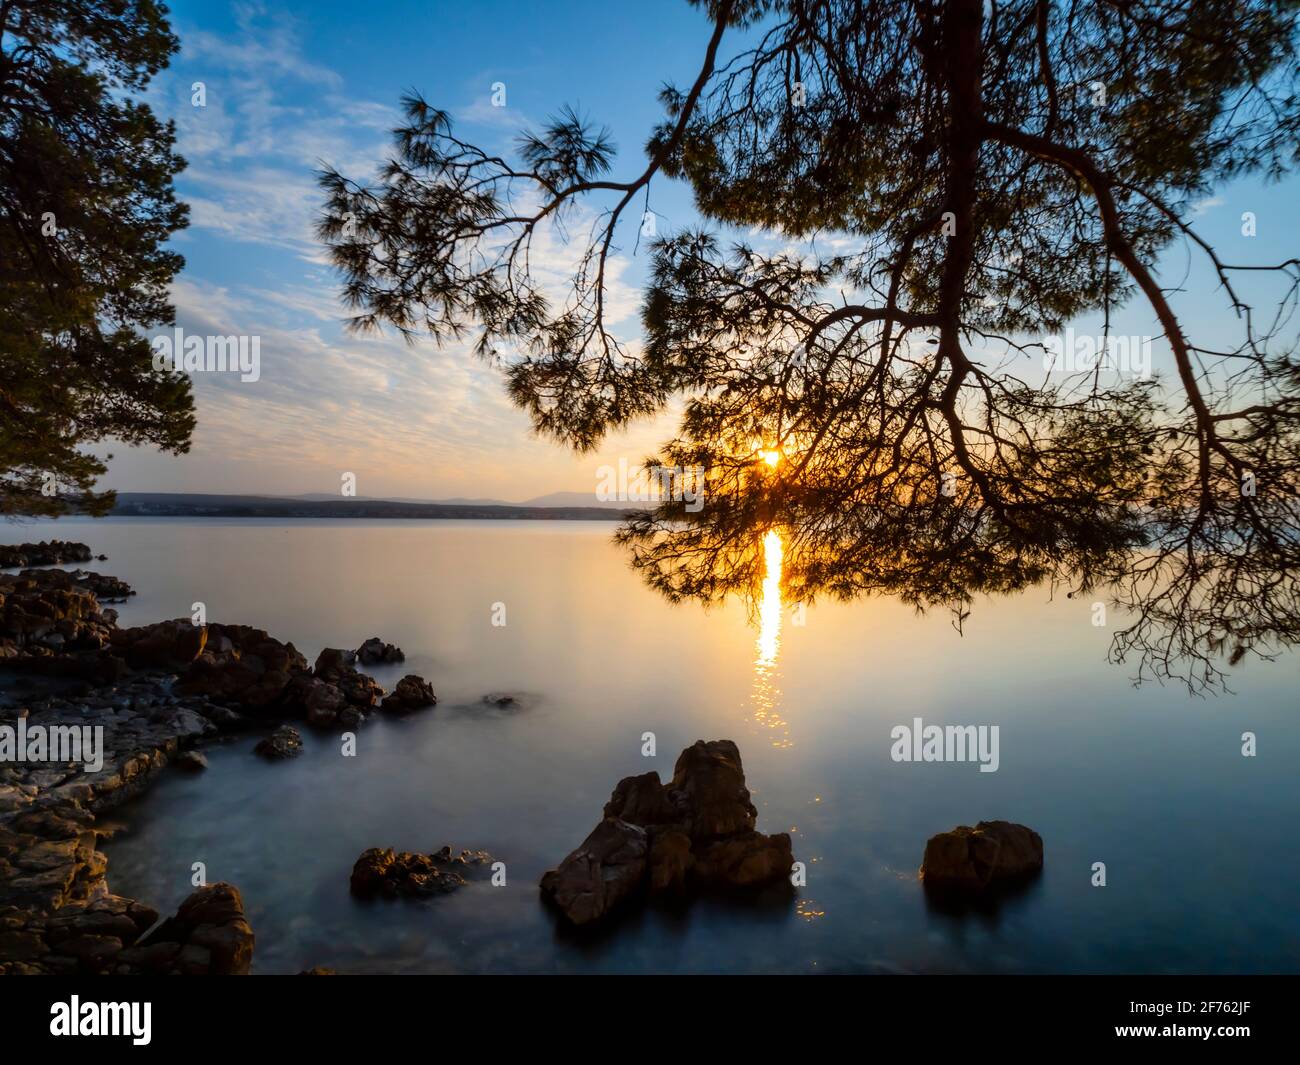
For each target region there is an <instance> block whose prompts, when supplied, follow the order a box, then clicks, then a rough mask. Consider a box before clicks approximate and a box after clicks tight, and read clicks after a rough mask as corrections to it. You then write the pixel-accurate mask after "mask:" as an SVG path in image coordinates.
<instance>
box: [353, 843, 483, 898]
mask: <svg viewBox="0 0 1300 1065" xmlns="http://www.w3.org/2000/svg"><path fill="white" fill-rule="evenodd" d="M490 860H491V858H490V857H489V855H488V854H487V853H486V852H484V851H461V852H460V854H457V855H453V854H452V853H451V848H450V847H443V848H442V850H440V851H438V852H437V853H435V854H415V853H412V852H411V851H394V850H393V848H392V847H371V848H370V849H369V850H367V851H363V852H362V854H361V857H360V858H358V859H357V860H356V864H355V865H353V867H352V878H351V888H352V894H353V895H356V896H357V897H358V898H373V897H374V896H376V895H379V896H382V897H384V898H396V897H397V896H399V895H405V896H413V897H427V896H430V895H440V894H446V893H447V892H450V891H455V890H456V889H457V888H460V887H464V886H465V883H466V878H465V874H466V873H467V871H469V870H470V869H471V868H472V867H474V866H481V865H484V864H486V863H487V862H489V861H490Z"/></svg>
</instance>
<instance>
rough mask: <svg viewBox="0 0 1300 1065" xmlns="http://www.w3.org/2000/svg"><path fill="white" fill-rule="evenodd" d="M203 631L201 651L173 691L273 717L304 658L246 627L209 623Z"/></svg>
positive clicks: (301, 669) (303, 669)
mask: <svg viewBox="0 0 1300 1065" xmlns="http://www.w3.org/2000/svg"><path fill="white" fill-rule="evenodd" d="M207 630H208V631H207V643H206V646H205V648H204V650H203V652H202V653H201V654H200V655H199V656H198V657H197V658H195V659H194V661H192V662H191V663H190V664H189V665H188V666H187V667H186V668H185V672H184V673H182V674H181V678H180V681H179V682H178V683H177V685H176V690H177V691H178V692H179V693H180V694H182V695H206V696H209V697H211V698H215V699H220V700H222V701H223V702H228V703H234V704H237V705H239V706H240V707H242V708H243V709H244V710H245V711H246V712H248V713H253V714H261V715H263V716H272V715H274V714H275V713H276V711H277V709H278V703H279V701H280V700H281V698H282V696H283V694H284V690H285V688H286V687H287V686H288V684H289V681H290V680H291V679H292V678H293V676H294V675H296V674H300V673H305V672H306V671H307V659H306V658H304V657H303V656H302V654H301V653H299V651H298V650H297V648H295V647H294V645H293V644H292V643H281V642H280V641H279V640H277V639H275V638H274V637H273V636H270V635H269V634H268V633H266V632H265V631H264V630H262V629H255V628H252V627H251V626H249V625H219V624H216V623H214V622H209V623H208V625H207Z"/></svg>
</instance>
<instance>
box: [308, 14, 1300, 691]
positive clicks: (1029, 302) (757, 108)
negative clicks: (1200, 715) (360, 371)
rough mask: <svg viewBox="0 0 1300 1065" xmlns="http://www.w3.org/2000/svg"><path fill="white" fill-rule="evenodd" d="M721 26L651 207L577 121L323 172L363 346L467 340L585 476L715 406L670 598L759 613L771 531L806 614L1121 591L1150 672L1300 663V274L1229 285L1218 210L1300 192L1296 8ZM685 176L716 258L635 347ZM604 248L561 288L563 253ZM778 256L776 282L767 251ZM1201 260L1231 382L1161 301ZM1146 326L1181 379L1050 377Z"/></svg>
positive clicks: (631, 540) (690, 249) (681, 246)
mask: <svg viewBox="0 0 1300 1065" xmlns="http://www.w3.org/2000/svg"><path fill="white" fill-rule="evenodd" d="M705 6H706V7H707V10H708V13H709V15H710V18H711V20H712V25H713V29H712V35H711V37H710V39H709V41H708V43H707V46H706V48H705V56H704V61H703V63H702V65H701V67H700V71H699V74H698V76H697V77H696V79H695V81H694V82H693V83H692V84H691V86H690V87H689V88H688V89H686V90H685V91H682V90H679V89H676V88H673V87H671V86H670V87H667V88H665V89H664V91H663V93H662V95H661V99H662V102H663V105H664V107H665V111H666V116H667V117H666V119H665V121H664V122H663V123H662V124H661V125H660V126H659V127H658V128H657V129H655V130H654V131H653V133H652V134H651V136H650V137H649V141H648V144H647V149H646V154H647V158H648V162H647V165H646V166H645V168H644V169H643V170H642V171H641V172H640V174H639V175H636V176H633V177H631V178H630V179H629V180H626V181H616V180H613V179H611V178H610V177H608V176H607V175H608V173H609V171H610V169H611V167H612V164H613V159H614V149H613V145H612V144H611V142H610V138H609V135H608V133H607V132H606V131H604V130H600V129H598V128H596V127H593V126H592V125H590V124H589V123H587V122H585V121H583V120H582V119H581V118H580V117H579V116H578V115H577V114H576V113H575V112H573V111H563V112H561V113H560V114H559V116H558V117H557V118H555V119H554V120H552V121H551V122H550V123H549V124H548V125H547V126H546V127H545V128H544V129H543V130H541V131H540V132H532V133H525V134H523V135H522V136H521V138H520V140H519V144H518V151H517V158H515V159H513V160H511V159H505V158H502V157H500V156H498V155H493V154H490V153H488V152H485V151H483V150H481V149H479V148H477V147H475V146H474V145H472V144H469V143H467V142H465V141H463V140H461V139H459V138H457V137H456V136H455V134H454V133H453V129H452V123H451V120H450V119H449V117H448V115H447V114H446V112H444V111H440V110H437V109H435V108H433V107H431V106H430V105H428V104H427V103H426V102H425V101H424V100H423V99H421V98H419V97H418V96H410V97H408V98H407V99H405V101H404V104H405V110H406V116H407V124H406V125H405V126H404V127H403V128H401V129H400V130H398V131H397V133H396V155H395V158H394V159H393V160H392V161H391V162H390V163H389V164H388V166H387V167H386V168H385V169H384V170H383V171H382V172H381V173H380V175H379V177H378V180H377V181H376V182H374V183H371V184H364V183H358V182H356V181H353V180H349V179H347V178H345V177H344V176H343V175H341V174H339V173H338V172H336V171H334V170H327V171H325V172H324V173H322V175H321V183H322V186H323V188H324V190H325V191H326V193H327V206H326V211H325V215H324V217H323V218H322V221H321V224H320V235H321V237H322V239H323V240H324V241H326V242H327V243H328V244H329V245H330V247H331V252H332V255H333V259H334V261H335V263H336V264H337V266H338V267H339V268H340V269H341V271H342V273H343V275H344V279H345V281H344V294H345V298H346V299H347V300H348V302H349V303H350V305H351V306H353V307H354V308H356V310H357V315H356V317H355V318H354V319H353V320H352V324H353V326H354V327H356V328H359V329H373V328H382V327H383V326H385V325H390V326H394V327H396V328H397V329H399V330H401V331H402V332H404V333H406V334H407V335H408V336H409V337H414V336H416V335H418V334H420V333H422V332H425V331H427V332H428V333H430V334H432V335H433V336H434V337H435V338H437V339H439V340H444V339H447V338H453V337H462V336H471V337H473V339H474V343H475V350H476V351H477V352H478V353H479V354H481V355H482V356H484V357H486V358H488V359H491V360H493V361H495V362H497V363H498V364H500V365H501V367H502V368H503V370H504V372H505V375H506V378H507V381H508V386H509V391H510V395H511V396H512V398H513V400H514V401H515V402H516V403H517V404H519V405H520V406H521V407H522V408H524V409H525V410H527V411H528V412H529V414H530V415H531V417H532V421H533V424H534V426H535V427H536V429H537V430H538V431H539V432H541V433H543V434H546V435H548V436H551V437H553V438H555V439H557V440H559V441H563V442H565V443H567V444H570V445H572V446H573V447H575V448H578V449H580V450H589V449H592V448H594V447H596V446H597V445H598V443H599V442H600V440H601V439H602V437H603V435H604V434H605V433H606V432H607V431H608V430H610V429H611V428H615V427H618V426H622V425H625V424H627V423H628V422H630V421H631V420H633V419H636V418H640V417H644V416H647V415H651V414H655V413H658V412H660V411H662V410H663V409H664V408H665V406H666V404H667V403H668V402H669V401H670V400H672V399H674V398H675V397H681V398H682V399H683V400H684V413H683V416H682V420H681V424H680V428H679V432H678V434H677V436H676V437H675V438H674V439H673V440H671V441H669V442H668V443H667V444H666V445H665V446H664V448H663V449H662V454H661V456H658V457H656V458H654V459H651V460H650V462H651V463H652V464H653V463H656V462H658V463H662V464H664V465H667V466H702V467H704V468H705V469H706V470H707V482H706V493H707V503H706V505H705V506H704V507H703V509H702V510H700V511H699V512H698V513H691V512H688V511H687V510H686V509H685V507H684V506H683V505H682V504H681V503H673V502H671V501H667V502H665V503H664V504H663V505H661V506H659V507H658V508H657V510H655V511H654V512H653V513H651V514H649V515H647V516H645V517H638V518H635V519H633V520H631V521H629V522H628V523H627V524H626V525H625V526H624V527H623V528H622V530H621V531H620V534H619V536H620V539H621V540H622V542H624V543H625V544H626V545H627V546H628V547H629V548H630V550H631V552H632V558H633V561H634V564H635V565H636V566H637V567H638V568H639V569H640V570H641V571H642V572H643V573H644V575H645V576H646V578H647V579H648V580H649V581H650V583H651V584H653V585H654V586H655V587H657V588H659V589H660V590H662V591H663V592H664V593H666V594H667V595H669V596H670V597H674V598H680V597H698V598H704V599H714V598H718V597H721V596H724V595H726V594H728V593H732V592H742V593H752V591H753V590H754V589H755V588H756V587H757V585H758V582H759V580H760V579H761V566H762V563H761V557H760V553H759V552H758V551H757V550H756V549H755V545H756V544H757V543H758V542H759V541H760V540H761V537H762V534H763V533H764V532H765V531H766V530H767V529H769V528H773V527H776V528H780V529H781V530H782V531H783V535H784V536H785V538H786V549H785V584H786V592H787V594H788V595H791V596H793V597H795V598H798V599H800V600H811V599H813V598H814V597H816V596H817V595H821V594H829V595H833V596H838V597H844V598H847V597H852V596H857V595H860V594H863V593H872V592H883V593H889V594H893V595H899V596H902V597H903V598H904V599H905V600H906V601H908V602H910V603H913V604H915V605H916V606H918V607H921V608H925V607H930V606H934V605H940V604H943V605H947V606H950V607H952V608H953V609H954V610H955V611H956V612H957V617H958V619H959V620H960V619H961V618H963V617H964V616H965V614H966V612H967V611H966V607H967V604H969V603H970V602H971V600H972V598H973V597H974V596H975V595H977V594H980V593H986V592H998V591H1013V590H1016V589H1021V588H1025V587H1027V586H1030V585H1032V584H1036V583H1039V582H1050V583H1051V584H1052V585H1054V586H1062V585H1063V586H1065V587H1067V588H1069V589H1070V591H1071V593H1072V594H1073V593H1074V592H1083V591H1089V590H1094V589H1104V590H1105V594H1107V595H1108V596H1109V597H1110V598H1111V599H1112V600H1113V602H1114V604H1115V605H1116V606H1118V607H1119V608H1121V609H1122V610H1123V612H1124V617H1125V619H1126V620H1125V627H1124V628H1122V629H1121V630H1120V631H1118V633H1117V635H1116V636H1115V639H1114V643H1113V646H1112V655H1113V657H1114V658H1115V659H1117V660H1125V659H1128V658H1130V657H1135V658H1136V659H1137V662H1138V676H1139V677H1142V676H1155V677H1158V678H1162V679H1163V678H1166V677H1170V676H1181V677H1183V678H1184V679H1186V680H1187V681H1188V683H1189V684H1191V685H1192V686H1193V687H1194V688H1200V687H1204V686H1213V685H1215V684H1217V683H1219V682H1221V681H1222V680H1223V677H1224V674H1223V671H1222V666H1221V659H1222V658H1223V657H1225V656H1226V657H1227V658H1228V660H1229V661H1230V662H1232V663H1233V664H1235V663H1236V661H1239V660H1240V659H1241V658H1242V657H1243V656H1245V655H1246V654H1250V653H1253V654H1256V655H1260V656H1265V657H1267V656H1270V655H1272V654H1274V653H1276V651H1277V650H1278V649H1279V648H1281V647H1285V646H1289V645H1292V644H1294V643H1295V642H1296V640H1297V637H1298V636H1300V599H1298V594H1297V593H1298V589H1297V547H1298V541H1300V537H1298V536H1297V532H1298V527H1300V522H1298V521H1297V518H1298V517H1300V505H1298V503H1297V469H1298V468H1300V461H1298V460H1300V433H1298V426H1300V395H1298V393H1300V364H1298V363H1297V359H1296V343H1295V336H1294V331H1293V327H1292V325H1291V322H1292V319H1291V313H1292V311H1293V310H1294V305H1295V301H1296V296H1297V287H1298V286H1300V260H1295V259H1291V260H1289V261H1287V262H1284V263H1280V264H1267V263H1262V264H1239V263H1233V262H1227V261H1225V260H1224V259H1223V258H1221V257H1220V255H1219V254H1218V253H1217V252H1216V250H1215V249H1214V248H1213V247H1212V246H1211V245H1210V244H1209V243H1208V242H1207V241H1205V240H1204V239H1203V238H1202V237H1201V236H1200V235H1199V233H1198V232H1197V230H1196V229H1195V227H1194V225H1193V221H1194V219H1195V210H1194V204H1195V203H1196V201H1197V200H1199V199H1201V198H1203V197H1204V196H1206V195H1207V194H1208V193H1209V191H1210V190H1211V189H1213V188H1214V187H1215V186H1216V185H1217V184H1218V183H1220V182H1222V181H1224V180H1227V179H1231V178H1236V177H1240V176H1242V175H1246V174H1251V173H1254V174H1261V175H1265V176H1268V177H1277V176H1280V175H1282V174H1283V173H1286V172H1287V171H1288V170H1289V169H1290V168H1292V167H1293V166H1294V165H1295V163H1296V161H1297V155H1298V153H1300V138H1298V132H1300V94H1298V93H1297V87H1298V86H1297V74H1296V70H1297V63H1296V61H1297V55H1298V48H1297V26H1296V20H1295V15H1294V9H1293V5H1291V4H1288V3H1283V2H1278V0H1202V2H1198V3H1195V4H1191V3H1187V2H1161V0H1149V2H1143V0H1076V2H1064V0H1062V2H1053V0H1020V2H1011V3H1000V2H996V0H993V2H989V3H981V0H938V2H930V0H915V2H905V0H892V2H889V0H780V2H776V0H712V2H710V3H708V4H707V5H705ZM728 34H731V35H734V36H735V37H736V38H738V40H739V42H740V45H739V50H738V51H737V54H735V55H734V56H733V57H732V58H731V59H729V60H728V61H726V62H723V61H722V60H721V58H720V56H721V54H722V44H723V41H724V38H725V37H727V35H728ZM657 176H662V177H663V178H667V179H680V180H684V181H686V182H687V183H689V186H690V188H691V190H692V192H693V194H694V197H695V202H696V205H697V208H698V210H699V213H700V214H701V216H702V217H703V218H704V219H705V220H706V221H707V223H709V225H710V226H711V228H709V229H702V230H690V231H684V232H678V233H674V234H671V235H667V236H664V237H662V238H658V239H655V240H654V241H653V242H652V244H651V254H652V257H653V258H652V266H651V271H650V278H649V281H648V284H647V288H646V291H645V292H644V297H643V305H642V322H643V327H644V330H643V337H642V338H641V340H640V341H639V342H638V341H634V340H632V339H629V338H626V337H622V336H620V335H618V334H617V332H616V331H615V330H613V329H611V328H610V327H609V325H608V323H607V319H608V318H609V317H610V314H609V311H608V309H607V298H608V293H609V290H610V283H609V282H610V270H609V263H610V258H611V256H612V255H613V254H614V253H615V252H616V250H617V249H618V248H619V245H618V244H616V239H618V231H619V226H620V223H625V224H624V226H623V230H622V235H623V238H624V239H625V240H627V239H629V238H631V239H639V236H638V237H636V238H633V237H632V234H631V232H630V227H631V226H635V225H636V224H638V223H639V222H640V220H641V215H640V213H639V211H640V209H641V207H642V205H644V206H645V207H648V205H649V202H650V201H649V195H650V186H651V182H652V180H653V179H654V178H655V177H657ZM587 204H591V205H592V206H585V205H587ZM593 216H594V221H591V222H590V229H589V230H588V231H587V233H586V236H585V238H583V240H581V241H580V242H579V246H580V248H581V254H580V257H579V259H578V264H577V266H576V268H575V269H574V270H573V273H572V277H571V279H570V283H569V284H568V286H567V289H566V291H565V292H563V293H561V294H560V295H559V296H558V297H557V296H556V295H555V294H554V293H547V292H546V291H545V289H544V279H543V278H542V277H539V273H538V272H537V271H535V270H534V269H533V260H532V255H531V251H532V246H533V241H534V238H535V237H536V236H537V235H538V234H539V233H541V232H543V231H545V229H546V227H549V226H554V225H560V226H562V227H565V228H566V231H567V228H571V227H572V226H573V225H574V223H575V222H577V223H579V224H582V223H584V222H586V220H587V219H589V218H592V217H593ZM625 216H626V218H625ZM755 229H757V230H759V231H761V232H763V233H765V234H768V235H769V236H771V237H772V238H774V239H773V240H771V241H768V242H767V245H765V247H766V250H760V249H759V248H758V247H755V246H754V244H755V243H761V242H751V241H747V240H745V239H743V237H740V236H737V234H743V233H745V232H750V231H753V230H755ZM1178 241H1182V242H1184V243H1186V244H1187V245H1188V247H1189V248H1190V249H1192V250H1194V251H1195V252H1196V253H1197V254H1199V255H1204V256H1205V257H1206V260H1207V261H1208V263H1209V265H1210V267H1211V268H1212V270H1213V271H1214V274H1215V276H1216V277H1217V278H1218V281H1219V283H1220V288H1221V290H1222V292H1223V293H1224V295H1225V299H1226V308H1225V309H1226V310H1230V311H1231V312H1233V314H1234V316H1235V321H1236V322H1237V324H1238V326H1239V328H1240V337H1239V341H1238V342H1237V343H1236V344H1235V346H1233V347H1231V348H1229V349H1227V350H1222V349H1220V348H1212V347H1209V346H1206V345H1198V344H1197V343H1196V341H1195V338H1193V337H1191V336H1190V335H1188V332H1187V330H1186V329H1185V328H1184V326H1183V324H1182V322H1181V321H1180V318H1179V316H1178V314H1177V313H1176V311H1175V306H1174V300H1173V299H1172V296H1171V294H1172V290H1173V288H1174V287H1176V286H1173V285H1170V284H1168V283H1167V282H1162V280H1161V279H1160V278H1159V277H1158V276H1157V274H1156V271H1155V263H1156V261H1157V258H1158V257H1159V255H1160V254H1161V252H1162V251H1164V250H1166V249H1168V248H1169V247H1170V246H1171V245H1172V244H1174V243H1175V242H1178ZM774 243H779V245H780V246H779V247H777V248H776V249H775V250H773V249H772V247H771V245H772V244H774ZM1247 272H1249V273H1247ZM1263 272H1267V274H1265V273H1263ZM1265 276H1267V277H1270V278H1273V279H1274V280H1275V282H1276V283H1275V284H1273V285H1272V286H1271V287H1270V286H1269V285H1265V284H1264V282H1263V278H1264V277H1265ZM1243 279H1249V280H1250V283H1251V284H1252V285H1255V286H1256V287H1259V288H1263V289H1266V290H1268V291H1269V294H1270V299H1271V298H1273V297H1276V300H1277V302H1276V304H1275V306H1274V308H1273V311H1272V312H1271V313H1268V314H1264V313H1261V312H1260V311H1258V310H1256V309H1255V308H1254V307H1253V306H1251V304H1250V303H1249V301H1248V300H1247V298H1246V296H1245V294H1244V292H1243V291H1242V285H1243ZM1138 301H1142V302H1145V304H1147V305H1148V306H1149V308H1150V309H1151V311H1152V312H1153V313H1154V315H1155V317H1156V318H1157V320H1158V322H1159V325H1160V328H1161V330H1162V331H1163V338H1164V341H1165V343H1167V345H1168V347H1169V349H1170V352H1171V354H1172V358H1173V363H1174V366H1175V370H1176V372H1175V375H1174V377H1173V379H1172V380H1170V381H1167V382H1164V381H1161V382H1157V381H1155V380H1148V379H1145V378H1143V377H1140V376H1132V375H1130V376H1127V377H1125V376H1123V375H1119V376H1116V377H1115V378H1114V380H1112V377H1111V375H1107V376H1103V375H1102V374H1101V373H1100V372H1098V370H1096V369H1092V368H1089V369H1085V370H1082V371H1080V372H1075V373H1047V372H1044V369H1043V366H1044V363H1043V358H1042V356H1043V352H1044V350H1045V346H1046V340H1047V338H1048V337H1049V336H1052V335H1055V334H1058V333H1059V332H1060V330H1061V329H1062V328H1063V326H1064V325H1065V323H1067V322H1068V321H1070V320H1072V319H1075V318H1076V317H1077V316H1079V315H1083V314H1086V313H1090V312H1101V313H1102V314H1103V315H1104V320H1105V323H1106V326H1105V330H1106V334H1107V336H1108V337H1109V335H1110V332H1111V329H1110V321H1111V314H1112V312H1113V311H1114V310H1116V309H1118V308H1119V307H1121V306H1123V305H1124V304H1126V303H1134V302H1138ZM1289 330H1290V332H1289ZM1034 371H1037V373H1035V372H1034ZM771 450H778V451H779V452H780V453H781V455H782V456H783V458H784V460H783V461H782V462H781V463H780V464H779V465H777V466H776V467H775V468H772V467H771V466H770V465H769V464H768V463H766V462H761V461H758V454H759V453H760V452H763V451H771Z"/></svg>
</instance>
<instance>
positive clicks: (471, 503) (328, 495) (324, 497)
mask: <svg viewBox="0 0 1300 1065" xmlns="http://www.w3.org/2000/svg"><path fill="white" fill-rule="evenodd" d="M258 498H265V499H306V500H308V501H310V502H312V503H331V502H333V501H334V500H336V499H339V498H340V496H339V494H338V492H305V493H303V494H302V495H296V496H262V497H258ZM351 498H353V499H356V500H360V501H361V502H363V503H438V504H447V505H449V506H455V507H514V506H528V504H527V503H523V504H520V503H508V502H506V501H505V500H504V499H462V498H460V497H459V496H457V497H453V498H452V499H416V498H413V497H411V496H352V497H351Z"/></svg>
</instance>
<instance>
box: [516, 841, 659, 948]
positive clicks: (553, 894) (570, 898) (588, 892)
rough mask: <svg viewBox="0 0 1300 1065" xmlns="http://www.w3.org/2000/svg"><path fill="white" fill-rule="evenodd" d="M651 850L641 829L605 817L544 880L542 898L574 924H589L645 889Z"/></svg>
mask: <svg viewBox="0 0 1300 1065" xmlns="http://www.w3.org/2000/svg"><path fill="white" fill-rule="evenodd" d="M649 852H650V845H649V840H648V839H647V837H646V831H645V829H644V828H641V827H640V826H639V825H633V824H629V823H628V822H627V821H620V820H619V819H618V818H616V817H607V818H605V820H603V821H601V823H600V824H598V825H597V826H596V827H595V828H594V829H592V831H591V834H590V835H589V836H587V838H586V839H584V840H583V841H582V843H581V844H580V845H579V846H578V848H577V849H576V850H574V851H572V852H571V853H570V854H569V855H568V856H566V857H565V859H564V861H562V862H561V863H560V864H559V867H558V868H556V869H552V870H551V871H550V872H548V873H546V874H544V875H543V876H542V882H541V888H542V894H543V895H544V896H545V897H546V898H547V899H549V900H550V901H551V902H552V903H554V904H555V905H556V906H557V907H559V909H560V912H561V913H563V914H564V916H565V917H567V918H568V919H569V921H570V922H572V923H573V924H575V925H578V926H582V925H586V924H591V923H592V922H594V921H598V920H600V919H601V918H603V917H605V916H606V915H608V914H609V913H610V912H612V911H613V910H614V908H615V907H616V906H618V905H619V903H621V902H623V901H624V900H626V899H628V898H629V897H630V896H632V895H633V894H635V893H636V892H637V891H638V890H639V889H640V888H642V887H643V885H644V881H645V875H646V870H647V868H648V867H649V862H648V855H649Z"/></svg>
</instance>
